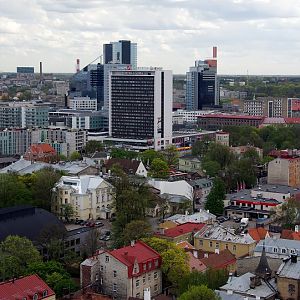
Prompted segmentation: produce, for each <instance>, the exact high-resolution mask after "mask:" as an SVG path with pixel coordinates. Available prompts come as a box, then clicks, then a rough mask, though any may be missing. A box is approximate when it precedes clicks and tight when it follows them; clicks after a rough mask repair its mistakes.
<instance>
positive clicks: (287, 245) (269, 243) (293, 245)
mask: <svg viewBox="0 0 300 300" xmlns="http://www.w3.org/2000/svg"><path fill="white" fill-rule="evenodd" d="M263 245H264V246H265V250H266V254H268V253H272V254H285V255H288V254H289V253H290V250H291V249H293V250H295V252H296V253H298V255H299V254H300V241H297V240H287V239H275V238H265V239H264V240H261V241H259V243H258V244H257V245H256V247H255V249H254V252H260V253H261V252H262V250H263ZM274 249H277V250H278V251H277V252H275V251H274ZM281 249H286V253H281Z"/></svg>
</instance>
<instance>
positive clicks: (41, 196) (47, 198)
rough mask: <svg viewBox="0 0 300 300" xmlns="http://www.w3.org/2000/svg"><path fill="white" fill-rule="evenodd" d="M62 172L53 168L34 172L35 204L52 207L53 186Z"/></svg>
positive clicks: (48, 208)
mask: <svg viewBox="0 0 300 300" xmlns="http://www.w3.org/2000/svg"><path fill="white" fill-rule="evenodd" d="M61 176H62V173H60V172H58V171H56V170H54V169H53V168H51V167H50V168H49V167H47V168H44V169H41V170H39V171H37V172H35V173H34V174H33V181H32V194H33V197H34V199H35V204H36V205H37V206H39V207H42V208H44V209H46V210H50V209H51V199H52V188H53V187H54V184H55V183H56V182H57V181H58V180H59V179H60V178H61Z"/></svg>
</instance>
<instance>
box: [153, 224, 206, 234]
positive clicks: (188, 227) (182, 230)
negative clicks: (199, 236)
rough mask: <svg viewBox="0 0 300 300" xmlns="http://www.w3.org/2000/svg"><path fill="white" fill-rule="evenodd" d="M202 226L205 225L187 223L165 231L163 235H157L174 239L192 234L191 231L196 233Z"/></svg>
mask: <svg viewBox="0 0 300 300" xmlns="http://www.w3.org/2000/svg"><path fill="white" fill-rule="evenodd" d="M204 226H205V224H203V223H192V222H188V223H184V224H181V225H178V226H176V227H174V228H169V229H166V230H165V231H164V233H163V234H158V235H162V236H166V237H171V238H174V237H177V236H180V235H183V234H186V233H189V232H193V231H194V232H197V231H199V230H201V229H202V228H203V227H204Z"/></svg>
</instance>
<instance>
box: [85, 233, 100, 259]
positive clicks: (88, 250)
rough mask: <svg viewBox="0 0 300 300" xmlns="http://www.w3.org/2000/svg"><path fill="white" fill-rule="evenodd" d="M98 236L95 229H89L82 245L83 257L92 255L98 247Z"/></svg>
mask: <svg viewBox="0 0 300 300" xmlns="http://www.w3.org/2000/svg"><path fill="white" fill-rule="evenodd" d="M99 237H100V233H99V231H98V230H97V229H92V230H90V231H89V233H88V234H87V236H86V238H85V242H84V244H83V245H82V252H83V253H84V256H85V257H89V256H92V255H94V254H95V252H96V250H97V249H99V245H100V241H99Z"/></svg>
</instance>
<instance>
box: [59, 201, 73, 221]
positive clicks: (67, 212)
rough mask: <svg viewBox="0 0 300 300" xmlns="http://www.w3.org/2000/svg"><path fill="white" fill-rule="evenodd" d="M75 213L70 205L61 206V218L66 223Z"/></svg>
mask: <svg viewBox="0 0 300 300" xmlns="http://www.w3.org/2000/svg"><path fill="white" fill-rule="evenodd" d="M74 214H75V211H74V209H73V206H72V205H71V204H63V205H62V217H64V218H65V220H67V222H69V221H70V219H71V218H72V217H74Z"/></svg>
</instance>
